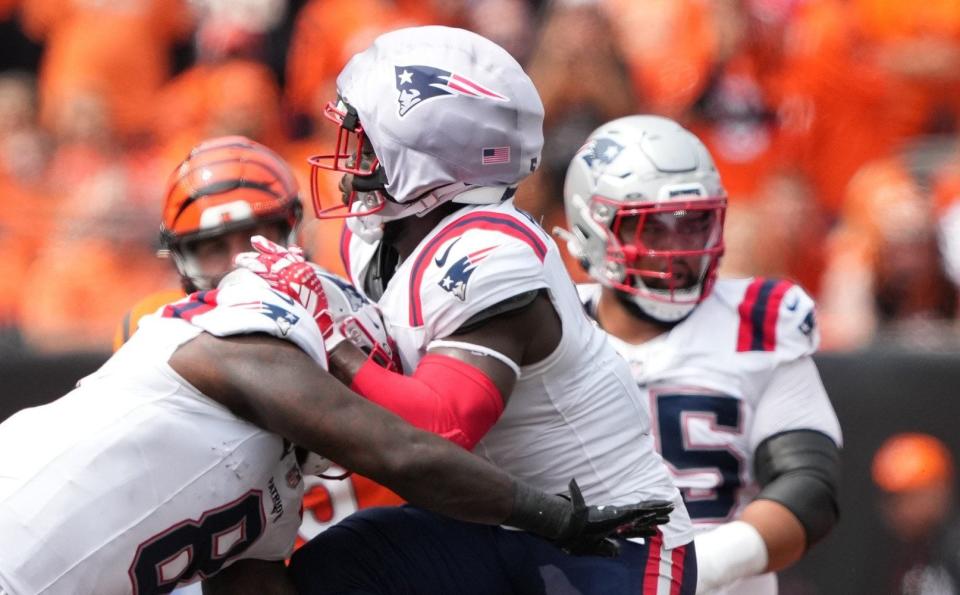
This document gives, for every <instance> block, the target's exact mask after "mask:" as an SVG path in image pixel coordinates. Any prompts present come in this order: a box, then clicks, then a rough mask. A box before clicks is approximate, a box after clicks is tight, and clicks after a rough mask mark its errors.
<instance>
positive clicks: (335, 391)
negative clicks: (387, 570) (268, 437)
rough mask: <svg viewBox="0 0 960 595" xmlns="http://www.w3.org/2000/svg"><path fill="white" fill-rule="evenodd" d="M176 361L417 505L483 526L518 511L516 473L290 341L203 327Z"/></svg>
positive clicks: (192, 377) (207, 388)
mask: <svg viewBox="0 0 960 595" xmlns="http://www.w3.org/2000/svg"><path fill="white" fill-rule="evenodd" d="M170 365H171V366H172V367H173V368H174V370H176V371H177V372H178V373H179V374H180V375H181V376H183V377H184V379H186V380H187V381H188V382H190V383H191V384H192V385H193V386H195V387H196V388H197V389H198V390H200V391H201V392H202V393H203V394H205V395H207V396H209V397H210V398H212V399H214V400H216V401H219V402H220V403H222V404H223V405H225V406H226V407H227V408H229V409H230V410H231V411H233V412H234V413H235V414H236V415H238V416H239V417H242V418H244V419H247V420H249V421H250V422H252V423H254V424H256V425H258V426H260V427H262V428H265V429H267V430H269V431H272V432H276V433H277V434H280V435H281V436H283V437H285V438H287V439H289V440H290V441H291V442H293V443H295V444H298V445H301V446H303V447H304V448H306V449H308V450H309V451H311V452H316V453H318V454H321V455H323V456H325V457H327V458H329V459H331V460H334V461H336V462H337V463H339V464H341V465H343V466H346V467H348V468H350V469H352V470H354V471H356V472H357V473H361V474H363V475H366V476H369V477H371V478H372V479H375V480H376V481H378V482H380V483H382V484H383V485H385V486H387V487H388V488H390V489H392V490H394V491H395V492H397V493H398V494H399V495H400V496H402V497H403V498H404V499H406V500H408V501H410V502H412V503H415V504H419V505H421V506H424V507H426V508H430V509H432V510H434V511H436V512H439V513H442V514H446V515H448V516H452V517H454V518H458V519H461V520H465V521H473V522H480V523H494V524H496V523H501V522H503V521H504V520H505V519H506V518H507V516H508V515H509V514H510V511H511V507H512V502H513V495H514V486H513V481H512V479H511V478H510V477H509V476H508V475H506V474H505V473H503V472H501V471H498V470H497V469H495V468H494V467H493V466H492V465H490V464H488V463H486V462H485V461H483V460H481V459H480V458H478V457H475V456H473V455H471V454H469V453H466V452H464V451H463V450H462V449H459V448H456V447H453V446H451V445H450V444H449V443H447V442H446V441H444V440H441V439H440V438H437V437H435V436H432V435H430V434H427V433H425V432H420V431H417V430H416V429H415V428H413V427H411V426H409V425H407V424H405V423H403V421H402V420H400V419H399V418H397V417H396V416H394V415H391V414H390V413H389V412H387V411H385V410H383V409H381V408H380V407H377V406H375V405H372V404H371V403H368V402H366V401H364V400H363V399H360V398H357V396H356V395H354V394H353V393H351V392H350V391H349V390H348V389H347V388H346V387H344V386H343V385H342V384H340V383H339V382H337V381H336V380H335V379H334V378H332V377H331V376H330V375H329V374H327V373H326V372H325V371H324V370H323V369H322V368H320V366H318V365H317V364H316V363H315V362H314V361H313V360H311V359H310V357H309V356H307V355H306V354H305V353H304V352H303V351H301V350H300V349H299V348H297V347H296V346H294V345H292V344H291V343H288V342H286V341H281V340H278V339H275V338H272V337H268V336H264V335H247V336H234V337H227V338H217V337H214V336H212V335H209V334H207V333H203V334H201V335H199V336H197V337H196V338H195V339H193V340H191V341H190V342H188V343H186V344H184V345H182V346H181V347H180V348H179V349H177V351H176V352H175V353H174V354H173V356H172V357H171V359H170ZM427 478H429V479H428V480H426V481H425V479H427Z"/></svg>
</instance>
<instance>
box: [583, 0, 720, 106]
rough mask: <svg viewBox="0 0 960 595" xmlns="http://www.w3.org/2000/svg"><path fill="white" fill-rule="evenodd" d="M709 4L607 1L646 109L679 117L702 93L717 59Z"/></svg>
mask: <svg viewBox="0 0 960 595" xmlns="http://www.w3.org/2000/svg"><path fill="white" fill-rule="evenodd" d="M711 5H712V3H711V2H704V1H703V0H647V1H645V2H636V1H634V0H604V1H603V2H602V3H601V5H600V6H601V9H602V10H603V11H604V13H605V14H606V15H607V20H608V21H609V22H610V25H611V26H612V27H613V29H614V31H615V32H616V36H617V44H618V45H619V47H620V50H621V52H622V54H623V57H624V59H625V60H626V62H627V67H628V70H629V72H630V76H631V79H632V81H633V87H634V89H635V91H636V95H637V97H638V98H640V101H641V105H643V106H644V111H649V112H653V113H657V114H662V115H665V116H668V117H677V116H679V115H680V114H682V113H683V112H684V111H685V110H686V109H687V108H688V107H690V105H691V104H692V103H693V102H694V101H695V100H696V99H697V98H698V97H699V96H700V94H701V93H702V92H703V88H704V87H705V86H706V84H707V81H708V78H709V76H710V71H711V69H712V67H713V60H714V59H715V57H716V56H715V50H716V43H717V40H716V37H715V35H714V30H713V27H712V25H711V14H710V10H711Z"/></svg>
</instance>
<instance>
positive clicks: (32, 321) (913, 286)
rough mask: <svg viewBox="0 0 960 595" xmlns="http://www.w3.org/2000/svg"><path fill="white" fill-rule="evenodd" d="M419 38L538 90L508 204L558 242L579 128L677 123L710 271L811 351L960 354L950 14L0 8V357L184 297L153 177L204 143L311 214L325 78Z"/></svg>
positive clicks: (828, 2) (621, 2)
mask: <svg viewBox="0 0 960 595" xmlns="http://www.w3.org/2000/svg"><path fill="white" fill-rule="evenodd" d="M429 23H433V24H447V25H454V26H460V27H465V28H468V29H472V30H474V31H477V32H479V33H481V34H482V35H485V36H486V37H489V38H490V39H493V40H494V41H496V42H497V43H499V44H501V45H502V46H504V47H505V48H507V49H508V50H509V51H510V52H511V53H512V54H513V55H514V56H515V57H516V58H517V59H518V60H519V61H520V62H521V63H522V64H523V65H524V66H525V67H526V69H527V71H528V72H529V73H530V75H531V77H532V78H533V80H534V82H535V83H536V85H537V87H538V89H539V90H540V93H541V96H542V97H543V101H544V104H545V107H546V114H547V116H546V129H545V133H546V148H545V153H544V156H543V162H542V167H541V168H540V169H539V171H538V172H537V173H536V174H535V175H534V176H533V178H532V179H531V180H530V181H529V182H527V183H525V184H524V185H523V186H522V187H521V188H522V190H521V193H520V198H519V199H518V200H519V202H520V203H521V205H522V206H523V207H524V208H526V209H527V210H529V211H531V212H532V213H534V214H535V215H536V216H537V217H542V218H543V221H544V225H545V227H547V228H548V229H549V228H551V227H552V226H553V225H556V224H560V223H562V219H563V214H562V193H561V189H562V179H563V174H564V171H565V169H566V165H567V162H568V161H569V159H570V157H571V156H572V154H573V153H574V151H575V150H576V149H577V148H578V147H579V146H580V144H581V143H582V140H583V139H584V138H585V137H586V136H587V134H588V133H589V132H590V131H591V130H592V129H593V128H594V127H596V126H597V125H599V124H600V123H602V122H604V121H606V120H609V119H611V118H615V117H618V116H623V115H626V114H632V113H639V112H644V113H656V114H663V115H667V116H669V117H672V118H675V119H678V120H679V121H681V122H682V123H683V124H684V125H686V126H687V127H689V128H691V129H692V130H693V131H695V132H696V133H697V134H698V135H699V136H700V137H701V138H702V139H703V140H704V142H705V143H706V144H707V145H708V147H709V148H710V150H711V151H712V153H713V155H714V158H715V159H716V161H717V163H718V165H719V168H720V171H721V174H722V176H723V179H724V182H725V184H726V187H727V189H728V191H729V193H730V211H729V217H728V225H727V246H728V250H727V255H726V257H725V260H724V266H723V270H722V272H721V274H723V275H727V276H746V275H768V276H784V277H788V278H791V279H793V280H795V281H797V282H799V283H800V284H802V285H803V286H804V287H805V288H806V289H807V290H808V291H810V292H811V293H812V294H813V295H814V296H815V297H816V298H817V300H818V303H819V316H820V322H821V328H822V333H823V347H824V349H826V350H855V349H865V348H874V349H875V348H881V349H882V348H886V347H888V346H890V345H898V346H906V347H907V348H909V349H911V350H930V351H942V350H956V349H958V347H960V327H958V324H957V323H956V322H955V321H956V319H957V314H958V284H960V151H958V143H957V140H958V134H960V0H925V2H923V3H914V2H902V1H900V0H567V1H552V2H548V1H546V0H539V1H538V0H190V1H187V0H0V353H2V352H3V351H4V350H7V351H10V352H12V351H16V352H23V351H32V352H35V353H51V352H69V351H106V350H107V349H109V346H110V340H111V337H112V333H113V330H114V328H115V327H116V325H117V323H118V321H119V320H120V319H121V317H122V315H123V313H124V312H125V311H126V310H127V309H128V308H129V307H130V306H131V305H133V304H134V303H135V302H137V301H138V300H139V299H140V298H142V297H143V296H144V295H146V294H148V293H150V292H153V291H156V290H161V289H166V288H171V287H176V286H177V279H176V277H175V275H174V274H173V269H172V267H171V266H170V263H169V262H165V261H164V260H161V259H159V258H157V257H156V250H157V248H158V232H159V221H160V207H161V201H162V198H163V196H162V195H163V190H164V184H165V181H166V179H167V176H168V175H169V173H170V172H171V171H172V170H173V168H174V167H175V166H176V165H177V163H178V162H179V161H180V160H181V159H182V158H183V157H184V156H185V155H186V153H187V151H188V150H189V148H190V147H191V146H192V145H193V144H195V143H197V142H199V141H200V140H202V139H204V138H206V137H210V136H214V135H223V134H244V135H247V136H249V137H251V138H254V139H256V140H258V141H260V142H262V143H265V144H267V145H269V146H271V147H272V148H274V149H276V150H277V151H278V152H280V153H281V154H282V155H283V156H285V157H286V158H287V159H288V161H289V162H290V163H291V165H292V166H293V167H294V168H295V169H296V170H297V172H298V175H299V176H300V177H301V187H302V189H303V191H304V193H305V196H304V198H305V202H308V201H309V196H308V194H309V192H308V188H309V185H308V183H307V175H308V167H307V164H306V161H305V158H306V156H308V155H309V154H311V153H316V152H320V150H321V149H324V148H326V147H329V145H330V144H331V133H333V132H334V129H333V127H332V126H329V125H327V124H326V123H325V122H322V106H323V105H324V103H325V102H326V101H327V100H329V99H331V98H333V97H334V96H335V82H334V79H335V76H336V73H337V72H338V71H339V69H340V68H341V67H342V66H343V64H345V62H346V60H347V59H348V58H349V57H350V56H351V55H352V54H353V53H355V52H356V51H358V50H360V49H362V48H363V47H365V46H366V45H367V44H368V43H369V42H370V41H371V40H372V39H373V38H374V37H375V36H376V35H377V34H379V33H381V32H383V31H386V30H389V29H393V28H397V27H401V26H407V25H417V24H429ZM336 181H337V180H336V178H335V177H333V176H331V179H329V180H325V181H324V183H326V184H327V186H328V191H330V192H332V191H333V190H334V188H335V184H336ZM306 211H307V220H306V224H305V225H304V227H303V230H302V234H301V238H300V242H301V243H303V244H305V245H306V247H307V248H308V249H309V250H310V251H311V253H312V254H313V256H314V258H315V259H316V260H318V261H319V262H321V263H322V264H324V265H326V266H328V267H330V268H331V269H333V270H340V264H339V258H338V253H337V249H336V245H337V240H338V236H339V224H337V223H333V224H328V223H326V222H324V223H320V222H317V221H314V220H311V218H310V215H311V212H310V211H311V209H309V208H307V209H306ZM572 272H574V273H575V274H578V273H579V271H578V270H577V268H576V266H573V267H572Z"/></svg>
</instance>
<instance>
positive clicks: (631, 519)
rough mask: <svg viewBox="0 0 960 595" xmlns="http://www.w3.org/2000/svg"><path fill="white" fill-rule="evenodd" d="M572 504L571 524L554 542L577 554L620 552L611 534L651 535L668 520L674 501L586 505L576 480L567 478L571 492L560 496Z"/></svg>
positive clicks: (620, 535)
mask: <svg viewBox="0 0 960 595" xmlns="http://www.w3.org/2000/svg"><path fill="white" fill-rule="evenodd" d="M563 496H564V497H565V498H569V499H570V503H571V504H572V505H573V515H572V517H571V519H570V526H569V527H568V528H567V530H566V531H564V533H563V534H562V535H561V536H560V537H559V538H558V539H557V540H556V543H557V545H559V546H560V547H561V548H562V549H564V550H565V551H567V552H568V553H570V554H574V555H578V556H607V557H613V556H616V555H617V554H619V552H620V546H619V545H618V544H617V542H616V541H615V540H614V539H613V537H623V538H628V537H651V536H653V535H655V534H656V532H657V526H658V525H663V524H666V523H667V522H669V521H670V513H671V512H672V511H673V504H672V503H670V502H667V501H664V500H650V501H647V502H640V503H638V504H627V505H621V506H587V505H586V503H585V502H584V501H583V494H581V493H580V487H579V486H578V485H577V482H576V480H570V493H569V494H564V495H563Z"/></svg>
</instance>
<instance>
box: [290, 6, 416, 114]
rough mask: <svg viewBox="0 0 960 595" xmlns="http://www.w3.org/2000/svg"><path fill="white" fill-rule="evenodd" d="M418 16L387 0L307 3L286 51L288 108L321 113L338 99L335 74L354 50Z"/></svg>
mask: <svg viewBox="0 0 960 595" xmlns="http://www.w3.org/2000/svg"><path fill="white" fill-rule="evenodd" d="M421 4H423V3H421ZM419 18H420V17H419V16H417V15H412V14H410V13H407V12H400V11H398V10H397V9H396V8H395V7H394V6H393V3H392V2H388V1H385V0H311V1H310V2H308V3H307V5H306V6H304V7H303V8H302V9H301V10H300V12H299V13H298V15H297V19H296V23H295V24H294V31H293V36H292V37H291V39H290V47H289V50H288V53H287V76H286V80H287V88H286V97H287V102H288V105H289V107H290V108H292V109H293V110H294V112H297V113H301V114H313V115H319V114H321V113H322V108H323V105H325V104H326V102H327V101H329V100H331V99H335V98H336V84H335V79H336V76H337V73H339V72H340V70H341V69H342V68H343V67H344V66H345V65H346V63H347V61H348V60H349V59H350V58H351V57H352V56H353V55H354V54H356V53H358V52H360V51H362V50H363V49H364V48H366V47H367V46H368V45H370V43H371V42H373V40H374V39H375V38H376V37H377V36H378V35H380V34H381V33H384V32H386V31H389V30H391V29H396V28H400V27H409V26H413V25H416V24H421V22H422V21H420V20H419ZM321 125H322V124H321Z"/></svg>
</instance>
